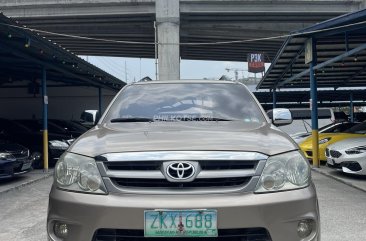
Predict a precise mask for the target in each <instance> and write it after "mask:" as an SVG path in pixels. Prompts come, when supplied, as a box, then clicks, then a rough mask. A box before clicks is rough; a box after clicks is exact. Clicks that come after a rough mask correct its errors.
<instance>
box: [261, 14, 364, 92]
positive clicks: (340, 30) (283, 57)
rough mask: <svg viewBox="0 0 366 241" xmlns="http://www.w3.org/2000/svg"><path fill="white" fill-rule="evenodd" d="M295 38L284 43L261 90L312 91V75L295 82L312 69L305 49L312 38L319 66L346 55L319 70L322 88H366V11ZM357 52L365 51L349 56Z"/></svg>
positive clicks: (339, 18) (303, 32)
mask: <svg viewBox="0 0 366 241" xmlns="http://www.w3.org/2000/svg"><path fill="white" fill-rule="evenodd" d="M293 35H294V36H292V37H289V38H287V39H286V41H285V42H284V43H283V45H282V48H281V49H280V50H279V52H278V53H277V55H276V57H275V59H274V61H273V62H272V64H271V66H270V68H269V69H268V71H267V72H266V74H265V76H264V77H263V79H262V81H261V82H260V83H259V84H258V86H257V89H273V88H309V86H310V82H309V74H308V73H307V74H306V75H304V76H302V77H298V78H295V79H293V78H294V76H295V77H296V75H298V74H299V73H302V72H303V71H307V70H308V69H309V65H308V64H305V57H304V55H305V54H304V49H305V47H304V46H305V42H306V41H307V40H308V39H309V38H311V37H313V38H316V41H317V42H316V48H317V61H318V64H320V65H325V63H326V61H329V60H330V59H332V58H335V57H337V56H340V55H342V54H343V55H344V57H343V58H341V59H340V60H339V61H337V62H335V63H332V64H329V65H326V66H323V67H321V68H318V69H317V70H316V78H317V83H318V88H321V87H334V88H339V87H361V86H366V51H365V49H366V45H365V44H366V41H365V40H366V9H365V10H361V11H358V12H354V13H350V14H346V15H343V16H340V17H337V18H334V19H331V20H327V21H324V22H321V23H319V24H316V25H314V26H311V27H308V28H305V29H302V30H300V31H296V32H293ZM357 48H359V49H363V50H361V51H359V52H357V53H355V54H350V55H349V54H345V53H346V52H347V51H354V50H355V49H357ZM348 55H349V56H348ZM319 67H320V66H319Z"/></svg>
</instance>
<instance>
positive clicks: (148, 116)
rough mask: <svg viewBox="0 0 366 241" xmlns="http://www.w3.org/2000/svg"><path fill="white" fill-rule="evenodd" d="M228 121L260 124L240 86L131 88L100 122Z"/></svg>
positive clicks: (258, 114) (257, 111)
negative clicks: (128, 120) (127, 120)
mask: <svg viewBox="0 0 366 241" xmlns="http://www.w3.org/2000/svg"><path fill="white" fill-rule="evenodd" d="M118 119H120V120H122V119H123V120H124V121H125V120H126V119H130V120H134V121H137V120H144V121H147V120H152V121H210V120H211V121H212V120H217V121H224V120H225V121H231V120H240V121H244V122H257V123H262V122H264V121H265V119H264V116H263V113H262V112H261V110H260V108H259V107H258V105H257V103H256V102H255V101H254V99H253V97H252V96H251V94H250V93H249V92H248V90H247V89H246V88H245V87H244V86H242V85H240V84H231V83H230V84H229V83H228V84H222V83H218V84H210V83H183V84H182V83H166V84H165V83H164V84H148V85H131V86H129V87H127V88H125V89H124V90H123V91H122V92H121V94H120V95H119V96H118V97H117V99H116V100H115V101H114V104H113V105H112V107H111V108H110V110H109V112H108V114H107V116H106V118H105V119H104V120H103V121H104V122H110V121H112V122H115V121H114V120H118Z"/></svg>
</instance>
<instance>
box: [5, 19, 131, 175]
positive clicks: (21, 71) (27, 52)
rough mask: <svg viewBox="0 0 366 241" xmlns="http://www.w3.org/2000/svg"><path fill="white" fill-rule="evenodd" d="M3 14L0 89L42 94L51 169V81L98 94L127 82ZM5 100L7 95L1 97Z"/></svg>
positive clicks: (46, 155)
mask: <svg viewBox="0 0 366 241" xmlns="http://www.w3.org/2000/svg"><path fill="white" fill-rule="evenodd" d="M17 26H19V25H18V24H17V22H15V21H13V20H11V19H9V18H7V17H5V16H4V15H2V14H0V70H1V75H0V88H1V89H5V88H19V89H28V92H30V94H32V93H34V97H35V96H36V94H37V93H38V92H39V89H41V90H42V91H41V92H42V104H43V142H44V145H43V146H44V150H43V157H44V168H45V169H46V170H47V169H48V123H47V119H48V102H49V101H48V95H47V82H48V81H52V83H53V86H58V87H61V86H62V87H64V86H88V87H95V88H96V91H97V90H99V93H100V90H101V89H102V88H103V89H110V90H115V91H117V90H119V89H120V88H121V87H122V86H124V85H125V84H126V83H124V82H122V81H121V80H119V79H117V78H116V77H114V76H112V75H110V74H108V73H106V72H104V71H103V70H101V69H99V68H97V67H95V66H94V65H91V64H89V63H88V62H86V61H84V60H83V59H81V58H79V57H77V56H76V55H75V54H74V53H72V52H70V51H69V50H66V49H65V48H63V47H61V46H59V45H58V44H57V43H55V42H53V41H51V40H48V39H46V38H45V37H42V36H40V35H39V34H37V33H35V32H32V31H29V30H25V29H22V28H18V27H17ZM1 97H3V96H1Z"/></svg>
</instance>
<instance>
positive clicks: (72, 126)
mask: <svg viewBox="0 0 366 241" xmlns="http://www.w3.org/2000/svg"><path fill="white" fill-rule="evenodd" d="M48 122H49V123H50V124H53V125H56V126H59V127H60V128H62V129H64V130H65V132H66V133H68V134H69V135H71V136H72V138H78V137H79V136H81V135H82V134H84V133H85V132H86V131H88V128H86V127H85V126H83V125H82V124H79V123H76V122H73V121H68V120H57V119H50V120H48Z"/></svg>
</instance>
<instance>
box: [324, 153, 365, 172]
mask: <svg viewBox="0 0 366 241" xmlns="http://www.w3.org/2000/svg"><path fill="white" fill-rule="evenodd" d="M327 164H328V166H331V167H334V168H337V169H342V171H343V172H345V173H349V174H355V175H366V160H365V156H364V155H346V154H345V153H343V155H342V156H341V157H339V158H334V157H327Z"/></svg>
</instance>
